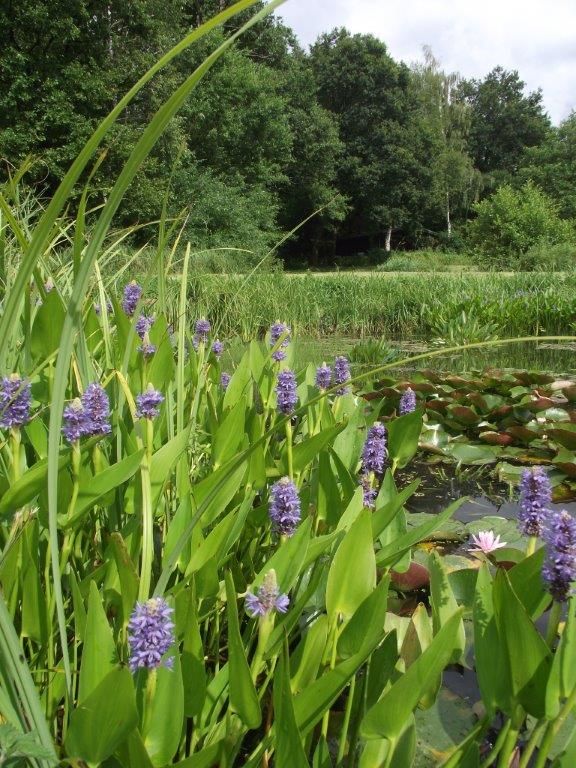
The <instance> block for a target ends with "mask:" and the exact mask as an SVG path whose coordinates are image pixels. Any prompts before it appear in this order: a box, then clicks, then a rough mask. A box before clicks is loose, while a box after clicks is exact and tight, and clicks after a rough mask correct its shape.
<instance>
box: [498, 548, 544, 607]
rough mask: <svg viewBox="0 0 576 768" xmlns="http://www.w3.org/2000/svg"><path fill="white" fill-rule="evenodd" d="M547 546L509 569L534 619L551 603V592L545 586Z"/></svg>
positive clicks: (515, 590) (509, 574)
mask: <svg viewBox="0 0 576 768" xmlns="http://www.w3.org/2000/svg"><path fill="white" fill-rule="evenodd" d="M545 554H546V548H545V547H539V549H537V550H536V552H534V554H533V555H531V556H530V557H524V558H522V560H520V562H519V563H517V564H516V565H515V566H514V567H513V568H511V569H510V570H509V571H508V578H509V579H510V584H511V586H512V589H513V590H514V592H515V593H516V596H517V597H518V599H519V600H520V602H521V603H522V605H523V606H524V608H526V610H527V612H528V614H529V615H530V616H531V617H532V619H537V618H538V617H539V616H541V615H542V613H543V612H544V611H545V610H546V607H547V606H548V605H549V604H550V594H549V593H548V592H547V591H546V590H545V588H544V582H543V580H542V564H543V562H544V556H545Z"/></svg>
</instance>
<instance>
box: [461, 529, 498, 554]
mask: <svg viewBox="0 0 576 768" xmlns="http://www.w3.org/2000/svg"><path fill="white" fill-rule="evenodd" d="M472 543H473V544H474V546H473V547H469V548H468V551H469V552H482V553H483V554H485V555H489V554H490V552H494V551H495V550H496V549H501V548H502V547H505V546H506V542H505V541H500V536H494V531H478V535H477V536H475V535H474V534H472Z"/></svg>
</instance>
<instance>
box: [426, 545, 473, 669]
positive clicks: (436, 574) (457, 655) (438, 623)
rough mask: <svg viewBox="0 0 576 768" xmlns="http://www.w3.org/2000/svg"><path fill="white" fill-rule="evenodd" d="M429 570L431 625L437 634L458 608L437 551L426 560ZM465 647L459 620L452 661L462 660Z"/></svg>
mask: <svg viewBox="0 0 576 768" xmlns="http://www.w3.org/2000/svg"><path fill="white" fill-rule="evenodd" d="M428 567H429V570H430V598H431V603H432V626H433V629H434V634H435V635H436V634H438V632H439V631H440V628H441V627H442V626H443V625H444V624H445V623H446V622H447V621H448V619H449V618H450V617H451V616H453V615H454V614H455V613H456V611H457V610H458V603H457V602H456V598H455V597H454V593H453V592H452V588H451V586H450V582H449V580H448V573H447V571H446V568H445V566H444V563H443V561H442V558H441V557H440V555H439V554H438V553H437V552H432V554H431V555H430V559H429V561H428ZM465 647H466V634H465V632H464V622H463V621H462V620H461V621H460V632H459V637H458V645H457V647H456V648H455V649H454V657H453V658H452V661H453V662H454V663H456V662H459V661H462V656H463V654H464V648H465Z"/></svg>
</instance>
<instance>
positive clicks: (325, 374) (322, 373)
mask: <svg viewBox="0 0 576 768" xmlns="http://www.w3.org/2000/svg"><path fill="white" fill-rule="evenodd" d="M330 384H332V368H330V366H329V365H326V363H322V365H319V366H318V368H316V386H317V387H318V389H330Z"/></svg>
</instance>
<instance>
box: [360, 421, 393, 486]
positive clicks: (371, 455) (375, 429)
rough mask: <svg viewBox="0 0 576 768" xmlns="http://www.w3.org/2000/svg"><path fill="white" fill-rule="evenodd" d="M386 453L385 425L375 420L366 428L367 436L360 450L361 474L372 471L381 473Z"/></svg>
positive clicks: (377, 473)
mask: <svg viewBox="0 0 576 768" xmlns="http://www.w3.org/2000/svg"><path fill="white" fill-rule="evenodd" d="M387 455H388V452H387V450H386V427H385V426H384V424H381V423H380V422H379V421H376V422H374V424H373V425H372V426H371V427H370V429H369V430H368V436H367V437H366V442H365V443H364V448H363V450H362V474H365V475H366V474H368V473H370V472H374V474H376V475H382V474H383V473H384V467H385V465H386V456H387Z"/></svg>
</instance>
